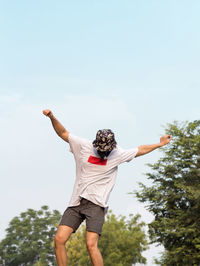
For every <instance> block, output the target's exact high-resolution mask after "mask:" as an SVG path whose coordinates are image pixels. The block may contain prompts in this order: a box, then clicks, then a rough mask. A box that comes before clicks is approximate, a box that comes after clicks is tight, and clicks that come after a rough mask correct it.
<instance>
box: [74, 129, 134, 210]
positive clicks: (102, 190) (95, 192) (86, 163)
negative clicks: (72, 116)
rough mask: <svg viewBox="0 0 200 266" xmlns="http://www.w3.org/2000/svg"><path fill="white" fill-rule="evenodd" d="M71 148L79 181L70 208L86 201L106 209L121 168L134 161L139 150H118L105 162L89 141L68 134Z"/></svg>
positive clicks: (76, 182) (76, 183)
mask: <svg viewBox="0 0 200 266" xmlns="http://www.w3.org/2000/svg"><path fill="white" fill-rule="evenodd" d="M69 145H70V151H71V152H72V153H73V155H74V158H75V161H76V181H75V184H74V189H73V193H72V197H71V200H70V203H69V207H72V206H78V205H79V204H80V199H81V197H83V198H85V199H87V200H89V201H92V202H93V203H95V204H97V205H99V206H101V207H104V208H106V207H107V202H108V199H109V196H110V192H111V191H112V189H113V187H114V184H115V180H116V175H117V169H118V165H119V164H121V163H124V162H129V161H131V160H132V159H133V158H134V157H135V156H136V154H137V152H138V148H135V149H129V150H124V149H122V148H120V147H118V146H117V147H116V148H115V149H114V150H112V152H111V153H110V154H109V156H108V157H107V160H104V161H102V160H100V156H99V155H98V154H97V152H96V149H95V148H94V147H93V144H92V142H91V141H89V140H86V139H83V138H79V137H76V136H74V135H72V134H69Z"/></svg>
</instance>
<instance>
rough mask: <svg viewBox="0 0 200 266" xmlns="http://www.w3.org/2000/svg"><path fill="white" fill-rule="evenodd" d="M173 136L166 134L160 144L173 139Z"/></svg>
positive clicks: (162, 144)
mask: <svg viewBox="0 0 200 266" xmlns="http://www.w3.org/2000/svg"><path fill="white" fill-rule="evenodd" d="M171 139H172V137H171V136H170V135H165V136H162V137H161V138H160V146H161V147H162V146H164V145H166V144H168V143H169V142H170V141H171Z"/></svg>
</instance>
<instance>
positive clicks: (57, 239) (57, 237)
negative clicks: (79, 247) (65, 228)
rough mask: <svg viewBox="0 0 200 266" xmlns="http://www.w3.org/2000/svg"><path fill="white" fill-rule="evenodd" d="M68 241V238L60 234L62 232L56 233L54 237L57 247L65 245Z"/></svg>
mask: <svg viewBox="0 0 200 266" xmlns="http://www.w3.org/2000/svg"><path fill="white" fill-rule="evenodd" d="M66 242H67V240H66V238H64V237H63V236H62V235H60V234H56V235H55V237H54V245H55V247H57V246H59V245H65V243H66Z"/></svg>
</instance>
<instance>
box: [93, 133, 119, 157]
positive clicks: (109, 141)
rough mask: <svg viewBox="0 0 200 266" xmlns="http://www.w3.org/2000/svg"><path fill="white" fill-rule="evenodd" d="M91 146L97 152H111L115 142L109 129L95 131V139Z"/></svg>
mask: <svg viewBox="0 0 200 266" xmlns="http://www.w3.org/2000/svg"><path fill="white" fill-rule="evenodd" d="M92 144H93V146H94V147H95V148H96V149H97V151H101V152H105V151H112V150H113V149H114V148H116V144H117V142H116V141H115V135H114V133H113V132H112V130H111V129H102V130H99V131H97V135H96V139H95V140H94V141H93V143H92Z"/></svg>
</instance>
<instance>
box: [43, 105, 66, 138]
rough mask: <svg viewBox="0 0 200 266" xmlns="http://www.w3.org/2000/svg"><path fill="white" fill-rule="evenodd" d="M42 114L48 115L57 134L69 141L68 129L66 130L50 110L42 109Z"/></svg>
mask: <svg viewBox="0 0 200 266" xmlns="http://www.w3.org/2000/svg"><path fill="white" fill-rule="evenodd" d="M43 114H44V115H46V116H48V117H49V118H50V119H51V123H52V125H53V128H54V130H55V131H56V133H57V134H58V136H59V137H61V138H62V139H63V140H65V141H67V142H69V139H68V137H69V131H67V130H66V129H65V128H64V127H63V125H62V124H61V123H60V122H59V121H58V120H57V119H56V118H55V116H54V115H53V113H52V111H51V110H49V109H46V110H44V111H43Z"/></svg>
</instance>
